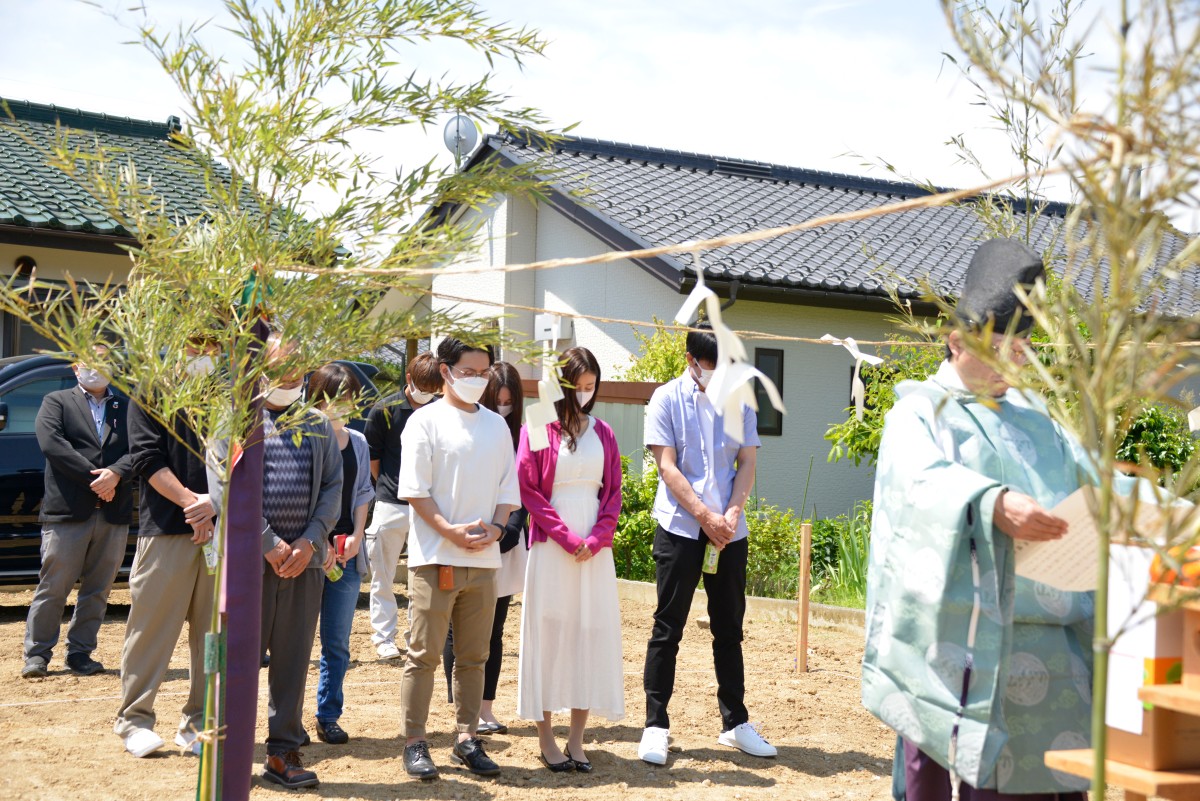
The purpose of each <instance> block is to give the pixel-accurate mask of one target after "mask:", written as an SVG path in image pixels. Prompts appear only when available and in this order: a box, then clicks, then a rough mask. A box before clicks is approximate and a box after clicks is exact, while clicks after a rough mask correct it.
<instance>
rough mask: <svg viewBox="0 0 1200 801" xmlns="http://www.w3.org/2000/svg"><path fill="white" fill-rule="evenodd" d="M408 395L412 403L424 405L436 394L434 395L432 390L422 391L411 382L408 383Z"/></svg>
mask: <svg viewBox="0 0 1200 801" xmlns="http://www.w3.org/2000/svg"><path fill="white" fill-rule="evenodd" d="M408 397H409V398H410V399H411V400H412V402H413V403H416V404H419V405H421V406H424V405H425V404H427V403H429V402H430V401H431V400H433V399H434V398H436V397H437V395H434V394H433V393H432V392H422V391H421V390H419V389H417V388H416V387H415V386H413V385H412V384H409V385H408Z"/></svg>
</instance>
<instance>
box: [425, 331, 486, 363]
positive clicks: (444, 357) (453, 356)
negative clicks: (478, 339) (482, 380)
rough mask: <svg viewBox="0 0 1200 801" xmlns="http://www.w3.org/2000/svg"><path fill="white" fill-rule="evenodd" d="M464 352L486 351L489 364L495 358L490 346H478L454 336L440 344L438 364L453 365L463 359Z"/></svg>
mask: <svg viewBox="0 0 1200 801" xmlns="http://www.w3.org/2000/svg"><path fill="white" fill-rule="evenodd" d="M464 353H486V354H487V357H488V364H489V365H490V364H492V363H493V362H494V361H495V359H494V358H493V357H492V352H491V350H490V349H488V348H477V347H474V346H473V345H468V344H467V343H465V342H463V341H462V340H461V339H455V338H454V337H446V338H445V339H443V340H442V341H441V343H440V344H439V345H438V350H437V360H438V364H444V365H446V366H447V367H453V366H454V365H456V364H458V362H459V360H460V359H462V357H463V354H464Z"/></svg>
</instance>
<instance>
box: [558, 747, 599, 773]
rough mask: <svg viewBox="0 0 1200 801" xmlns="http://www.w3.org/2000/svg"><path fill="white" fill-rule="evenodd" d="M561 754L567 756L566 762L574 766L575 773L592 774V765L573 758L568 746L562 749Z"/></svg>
mask: <svg viewBox="0 0 1200 801" xmlns="http://www.w3.org/2000/svg"><path fill="white" fill-rule="evenodd" d="M563 753H564V754H566V755H567V760H568V761H569V762H570V763H571V764H572V765H574V766H575V771H576V772H577V773H591V772H592V763H591V762H584V761H582V760H579V759H576V758H575V757H573V756H571V749H570V747H569V746H568V747H567V748H564V749H563Z"/></svg>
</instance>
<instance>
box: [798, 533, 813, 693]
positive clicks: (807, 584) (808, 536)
mask: <svg viewBox="0 0 1200 801" xmlns="http://www.w3.org/2000/svg"><path fill="white" fill-rule="evenodd" d="M811 589H812V523H801V524H800V589H799V591H798V592H797V593H796V670H797V671H798V672H800V673H807V672H808V594H809V592H810V591H811Z"/></svg>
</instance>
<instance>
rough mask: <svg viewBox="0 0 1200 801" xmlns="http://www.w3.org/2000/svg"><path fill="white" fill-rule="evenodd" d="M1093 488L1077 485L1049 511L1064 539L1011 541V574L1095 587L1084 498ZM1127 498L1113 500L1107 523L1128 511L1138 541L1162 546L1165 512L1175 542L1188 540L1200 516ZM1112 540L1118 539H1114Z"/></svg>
mask: <svg viewBox="0 0 1200 801" xmlns="http://www.w3.org/2000/svg"><path fill="white" fill-rule="evenodd" d="M1095 491H1096V490H1095V488H1094V487H1090V486H1089V487H1080V488H1079V489H1077V490H1075V491H1074V492H1072V493H1071V494H1070V495H1068V496H1067V497H1066V498H1065V499H1064V500H1063V501H1062V502H1061V503H1060V504H1058V505H1057V506H1055V507H1054V508H1053V509H1051V510H1050V511H1052V512H1053V513H1054V514H1056V515H1058V516H1059V517H1061V518H1062V519H1064V520H1066V521H1067V525H1068V529H1067V533H1066V535H1064V536H1063V537H1062V538H1060V539H1057V540H1050V541H1049V542H1029V541H1027V540H1016V541H1015V545H1014V550H1015V551H1016V560H1017V563H1016V570H1017V575H1018V576H1024V577H1025V578H1028V579H1033V580H1034V581H1040V582H1041V583H1042V584H1048V585H1050V586H1051V587H1055V588H1057V589H1060V590H1068V591H1072V592H1087V591H1090V590H1094V589H1096V566H1097V565H1098V564H1099V559H1100V550H1099V546H1100V534H1099V532H1098V531H1097V530H1096V521H1095V520H1094V519H1093V517H1092V513H1091V512H1090V511H1089V510H1088V496H1089V495H1092V494H1094V493H1095ZM1134 502H1135V501H1134V499H1133V498H1132V497H1117V498H1116V499H1115V502H1114V508H1113V511H1112V516H1111V517H1112V519H1114V520H1118V521H1126V522H1127V521H1129V520H1130V512H1131V509H1132V512H1133V514H1132V523H1133V526H1132V527H1133V529H1134V530H1135V531H1136V532H1137V534H1138V536H1139V537H1141V538H1143V541H1147V540H1157V541H1159V542H1164V541H1165V540H1166V533H1167V527H1168V522H1169V521H1168V520H1167V517H1168V513H1169V514H1170V515H1172V516H1174V518H1175V521H1176V524H1177V526H1178V528H1177V529H1176V530H1175V531H1174V532H1173V535H1174V538H1175V540H1174V541H1176V542H1178V541H1179V540H1180V539H1181V538H1187V537H1190V536H1192V534H1193V533H1194V532H1195V529H1196V526H1197V525H1200V518H1198V516H1197V515H1195V514H1192V512H1193V511H1194V510H1193V507H1192V506H1191V504H1186V503H1181V504H1176V505H1174V506H1159V505H1158V504H1156V503H1154V502H1153V501H1150V500H1146V499H1145V498H1142V499H1139V500H1137V501H1136V504H1137V505H1136V508H1133V504H1134ZM1112 540H1113V542H1117V541H1121V540H1122V538H1121V537H1119V536H1114V537H1113V538H1112Z"/></svg>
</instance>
